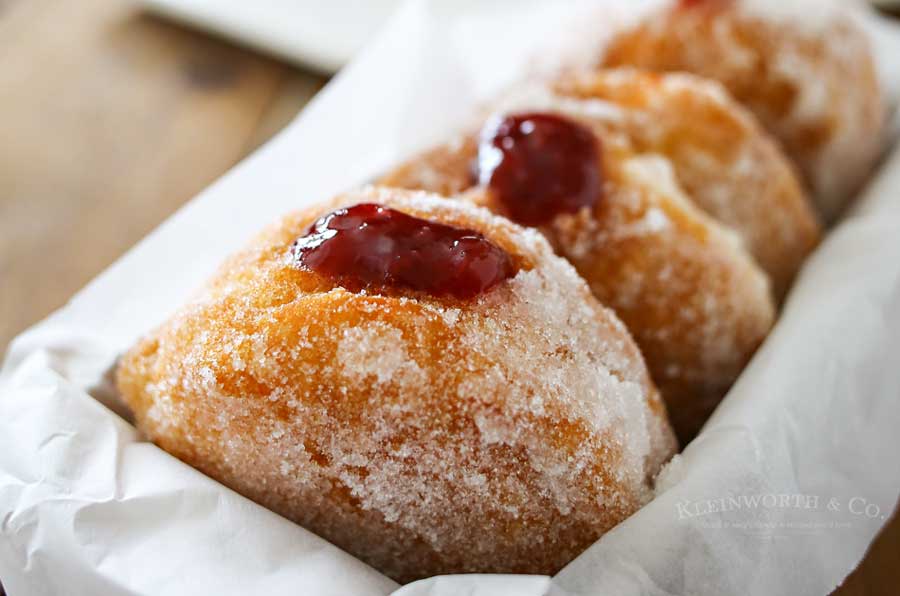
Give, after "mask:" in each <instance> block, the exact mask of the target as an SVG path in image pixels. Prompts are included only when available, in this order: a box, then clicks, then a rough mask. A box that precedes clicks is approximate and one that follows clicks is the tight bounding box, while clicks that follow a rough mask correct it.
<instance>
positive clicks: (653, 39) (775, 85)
mask: <svg viewBox="0 0 900 596" xmlns="http://www.w3.org/2000/svg"><path fill="white" fill-rule="evenodd" d="M849 4H852V3H849V2H844V1H843V0H793V1H791V2H787V1H784V0H680V1H678V2H674V3H671V4H669V5H667V6H665V7H663V8H662V9H660V10H658V11H656V12H653V13H651V14H650V15H648V16H647V17H646V18H645V19H644V20H642V21H640V22H639V23H638V24H637V25H636V26H634V27H631V28H628V29H626V30H624V31H622V32H621V33H619V34H617V35H614V36H613V38H612V40H611V42H610V43H609V45H608V47H607V48H606V50H605V53H604V56H603V58H602V60H601V62H602V64H603V65H604V66H606V67H610V66H625V65H631V66H637V67H641V68H648V69H653V70H663V71H686V72H691V73H695V74H698V75H701V76H704V77H709V78H712V79H715V80H717V81H719V82H721V83H722V84H724V85H725V87H727V88H728V90H729V91H730V92H731V94H732V95H733V96H734V97H735V98H736V99H737V100H738V101H740V102H741V103H743V104H745V105H746V106H747V107H748V108H749V109H750V110H751V111H752V112H753V113H754V114H755V115H756V116H757V117H758V118H759V119H760V121H761V122H762V123H763V125H764V126H765V127H766V128H767V129H768V130H769V131H771V132H772V133H773V134H774V136H775V137H777V138H778V140H779V141H780V142H781V143H782V144H783V145H784V147H785V150H786V152H787V154H788V155H789V156H790V157H791V158H792V159H794V160H795V161H796V163H797V165H798V166H799V168H800V170H801V171H802V173H803V175H804V178H805V179H806V181H807V183H808V184H809V186H810V188H811V189H812V190H813V193H814V197H815V200H816V203H817V206H818V208H819V209H820V211H821V214H822V215H823V216H824V217H825V219H827V220H832V219H834V218H835V217H836V216H837V215H838V214H839V213H840V212H841V210H842V209H843V207H844V206H845V205H846V203H847V201H848V200H849V199H850V198H851V197H852V195H853V194H854V192H855V191H857V190H858V189H859V188H860V186H861V185H862V183H863V182H864V181H865V179H866V177H867V175H868V174H869V173H870V172H871V169H872V166H873V165H874V162H875V160H876V159H877V157H878V155H879V153H880V151H881V149H882V145H883V141H884V119H885V107H884V102H883V99H882V94H881V91H880V88H879V82H878V77H877V72H876V68H875V63H874V59H873V56H872V52H871V48H870V46H869V42H868V39H867V37H866V35H865V33H864V32H863V31H862V29H861V28H860V27H859V26H858V25H857V24H856V22H855V16H854V15H853V14H851V11H849V10H848V6H847V5H849Z"/></svg>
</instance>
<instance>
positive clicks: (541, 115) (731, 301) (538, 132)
mask: <svg viewBox="0 0 900 596" xmlns="http://www.w3.org/2000/svg"><path fill="white" fill-rule="evenodd" d="M506 101H507V102H508V103H509V104H510V105H508V106H503V107H502V108H500V109H499V110H498V112H497V113H496V114H494V115H493V116H491V117H490V118H488V119H487V120H486V123H485V125H484V127H483V128H482V130H481V133H480V135H479V134H478V133H469V134H464V135H461V136H460V137H459V138H457V139H455V140H454V141H452V142H450V143H448V144H446V145H444V146H441V147H438V148H436V149H433V150H431V151H428V152H426V153H425V154H423V155H421V156H418V157H416V158H413V159H412V160H411V161H409V162H408V163H405V164H403V165H401V166H400V167H398V168H397V169H396V170H394V171H392V172H389V173H388V174H386V175H385V176H384V177H383V178H382V179H381V180H380V183H382V184H388V185H394V186H398V187H405V188H421V189H426V190H440V191H442V192H444V193H448V194H453V193H464V197H465V198H466V199H468V200H470V201H473V202H475V203H477V204H479V205H483V206H486V207H488V208H489V209H491V210H492V211H494V212H497V213H500V214H502V215H506V216H508V217H510V218H512V219H513V220H515V221H518V222H520V223H524V224H527V225H535V226H537V227H538V228H539V229H540V230H541V231H542V232H543V233H544V234H545V235H546V236H547V238H548V239H549V240H550V242H551V244H552V245H553V246H554V248H555V249H556V250H557V252H558V253H559V254H560V255H562V256H564V257H566V258H567V259H568V260H569V261H570V262H571V263H572V264H573V265H575V268H576V269H577V270H578V272H579V273H580V274H581V275H582V276H583V277H584V278H585V280H586V281H587V282H588V285H589V286H590V287H591V289H592V291H593V292H594V294H595V295H596V296H597V298H598V299H599V300H600V302H601V303H602V304H605V305H607V306H609V307H611V308H613V309H614V310H615V311H616V313H617V314H618V315H619V317H620V318H621V319H622V320H623V321H624V322H625V324H626V326H627V327H628V329H629V330H630V331H631V333H632V334H633V335H634V337H635V340H636V341H637V343H638V345H639V346H640V348H641V351H642V352H643V354H644V357H645V358H646V360H647V365H648V367H649V369H650V372H651V375H652V376H653V379H654V380H655V381H656V383H657V385H658V386H659V388H660V390H661V392H662V395H663V399H664V400H665V402H666V404H667V405H668V410H669V417H670V419H671V420H672V423H673V426H674V427H675V430H676V432H677V433H678V435H679V437H680V438H681V439H682V440H688V439H690V438H691V437H693V435H694V434H696V432H697V431H698V430H699V428H700V426H701V425H702V424H703V422H704V421H705V420H706V418H707V417H708V416H709V414H710V413H711V411H712V409H713V408H714V407H715V406H716V405H717V404H718V402H719V401H720V400H721V398H722V397H723V396H724V394H725V392H726V391H727V390H728V388H729V387H730V386H731V384H732V382H733V381H734V379H735V378H736V377H737V375H738V374H739V373H740V371H741V370H742V369H743V367H744V365H745V364H746V363H747V361H748V360H749V358H750V357H751V356H752V354H753V353H754V351H755V350H756V348H757V347H758V345H759V344H760V343H761V342H762V340H763V339H764V338H765V336H766V334H767V332H768V330H769V328H770V327H771V325H772V323H773V319H774V306H773V300H772V297H771V292H770V287H769V282H768V279H767V277H766V275H765V273H764V272H763V271H762V270H761V269H760V268H759V267H758V266H757V264H756V263H755V262H754V261H753V259H752V258H751V257H750V255H749V254H748V253H747V252H746V250H745V249H744V247H743V245H742V243H741V241H740V239H739V238H738V237H737V235H736V234H734V233H733V232H731V231H730V230H729V229H727V228H726V227H725V226H722V225H720V224H719V223H717V222H716V221H715V220H714V219H712V218H711V217H709V216H708V215H706V214H705V213H704V212H703V211H701V210H700V209H699V208H697V207H696V206H695V205H694V204H693V203H692V202H691V200H690V198H689V197H688V196H686V195H685V193H684V192H683V190H682V188H681V187H680V186H679V183H678V180H677V179H676V176H675V173H674V171H673V168H672V166H671V162H669V161H668V160H667V159H666V158H665V157H664V156H662V155H660V154H657V153H652V152H651V153H642V152H640V151H639V150H638V147H636V146H635V143H634V142H633V141H632V138H631V136H632V135H631V132H630V130H629V127H628V126H626V125H624V124H622V113H623V110H622V109H620V108H619V107H618V106H616V105H615V104H613V103H611V102H607V101H603V100H599V99H594V100H590V101H586V100H582V99H577V98H572V97H565V96H560V95H555V94H552V93H550V92H549V91H546V90H544V91H543V92H541V91H534V90H529V92H528V93H527V94H525V95H524V96H517V97H514V98H510V99H508V100H506ZM523 110H525V111H523ZM506 195H509V196H506ZM513 195H514V196H513ZM504 197H506V198H504ZM510 197H512V198H511V199H510ZM543 215H546V217H543Z"/></svg>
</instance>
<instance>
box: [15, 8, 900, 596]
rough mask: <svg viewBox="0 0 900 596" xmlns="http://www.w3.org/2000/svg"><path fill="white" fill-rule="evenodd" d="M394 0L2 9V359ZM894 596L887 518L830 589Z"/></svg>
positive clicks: (315, 86) (898, 552) (897, 561)
mask: <svg viewBox="0 0 900 596" xmlns="http://www.w3.org/2000/svg"><path fill="white" fill-rule="evenodd" d="M890 2H891V0H882V3H884V4H889V3H890ZM395 4H396V0H357V1H353V0H344V1H333V2H327V3H326V2H321V1H311V0H293V1H291V0H265V1H258V2H245V1H241V0H219V1H218V2H215V3H213V2H210V1H208V0H147V1H146V3H145V4H140V3H138V2H137V1H134V0H80V1H78V2H72V1H71V0H68V1H66V0H0V354H2V352H3V351H4V350H5V347H6V345H7V344H8V343H9V341H10V340H11V339H12V338H13V336H14V335H16V334H17V333H19V332H20V331H22V330H23V329H25V328H26V327H28V326H29V325H31V324H33V323H34V322H36V321H38V320H39V319H41V318H43V317H45V316H46V315H48V314H49V313H50V312H52V311H53V310H55V309H56V308H58V307H60V306H62V304H63V303H64V302H65V301H66V299H67V298H69V297H70V296H71V295H72V294H74V293H75V292H76V291H77V290H78V289H79V288H80V287H82V286H83V285H84V284H85V283H87V282H88V281H89V280H90V279H91V278H92V277H94V276H95V275H97V274H98V273H99V272H100V271H102V270H103V269H104V268H105V267H106V266H108V265H109V264H110V263H112V262H113V261H114V260H115V259H116V258H117V257H118V256H120V255H121V254H122V253H123V252H124V251H126V250H127V249H128V248H129V247H130V246H132V245H133V244H134V243H135V242H137V241H138V240H139V239H140V238H142V237H143V236H144V235H146V234H147V233H148V232H149V231H151V230H152V229H153V228H154V227H156V226H157V225H158V224H159V223H161V222H162V221H163V220H164V219H165V218H166V217H168V216H169V215H170V214H171V213H172V212H173V211H175V210H176V209H177V208H178V207H179V206H181V205H182V204H183V203H185V202H186V201H187V200H189V199H190V198H191V197H192V196H194V195H195V194H197V193H198V192H199V191H200V190H202V189H203V188H204V187H205V186H207V185H208V184H210V183H211V182H212V181H214V180H215V179H216V178H218V177H219V176H221V175H222V174H223V173H224V172H225V171H227V170H228V169H229V168H230V167H231V166H233V165H234V164H236V163H237V162H238V161H240V160H241V159H242V158H243V157H245V156H246V155H248V154H249V153H251V152H252V151H253V150H254V149H256V148H257V147H259V146H260V145H261V144H262V143H264V142H265V141H266V140H267V139H269V138H270V137H271V136H272V135H274V134H275V133H277V132H278V131H279V130H281V129H282V128H283V127H284V126H285V125H286V124H287V123H288V122H290V120H291V119H293V117H294V116H295V115H296V114H297V113H298V112H299V111H300V110H301V109H302V108H303V106H304V105H305V104H306V103H307V102H308V101H309V100H310V99H311V98H312V97H313V96H314V95H315V94H316V93H317V92H318V91H319V89H321V88H322V86H323V85H324V84H325V83H326V82H327V80H328V76H329V75H330V74H331V73H332V72H333V71H335V70H336V69H338V68H340V66H341V65H342V64H344V63H345V62H346V61H347V60H348V59H349V58H350V57H351V56H352V55H353V53H354V52H355V51H356V50H357V49H358V48H359V47H361V46H362V45H363V43H364V42H365V40H366V39H367V38H369V37H370V36H371V35H372V34H373V32H375V31H376V30H377V29H378V27H379V26H380V25H381V24H382V23H383V22H384V20H385V19H386V18H387V17H388V16H389V15H390V12H391V10H392V8H393V7H394V5H395ZM264 5H265V6H264ZM894 10H896V9H894ZM273 14H279V15H284V18H272V15H273ZM247 200H248V201H253V200H254V197H247ZM0 579H2V578H0ZM2 592H3V590H2V587H0V596H2ZM898 593H900V522H898V521H897V520H896V519H895V520H894V522H893V523H892V524H891V525H890V526H889V527H888V528H887V529H886V530H885V531H884V532H882V535H881V537H880V538H879V539H878V541H877V542H876V543H875V544H874V546H873V547H872V549H871V551H870V553H869V554H868V556H867V558H866V560H865V561H864V563H863V565H862V566H861V567H860V569H858V570H857V571H856V572H855V573H854V574H853V575H851V577H850V578H849V579H848V580H847V582H846V583H845V585H844V586H843V587H842V588H841V589H840V590H838V591H837V592H836V594H839V595H841V596H857V595H858V596H862V595H865V596H876V595H878V596H887V595H892V596H893V595H896V594H898ZM13 596H20V595H13Z"/></svg>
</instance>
